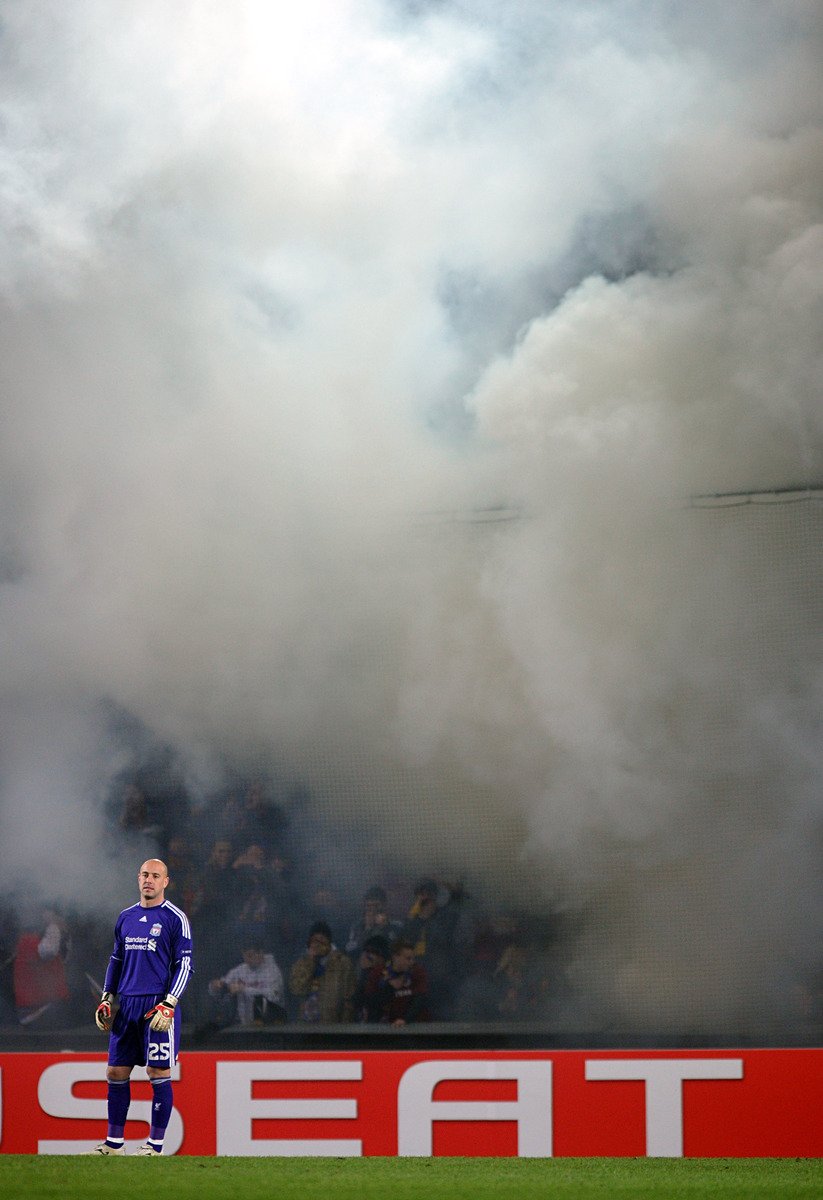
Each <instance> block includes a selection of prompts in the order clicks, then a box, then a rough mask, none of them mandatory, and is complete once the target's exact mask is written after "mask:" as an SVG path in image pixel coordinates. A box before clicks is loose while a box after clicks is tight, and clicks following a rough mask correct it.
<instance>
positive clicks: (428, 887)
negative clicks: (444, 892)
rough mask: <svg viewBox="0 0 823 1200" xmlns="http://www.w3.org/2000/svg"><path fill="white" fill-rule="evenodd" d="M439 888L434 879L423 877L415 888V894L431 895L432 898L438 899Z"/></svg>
mask: <svg viewBox="0 0 823 1200" xmlns="http://www.w3.org/2000/svg"><path fill="white" fill-rule="evenodd" d="M439 890H440V889H439V888H438V886H437V882H436V881H435V880H434V879H421V880H420V882H419V883H418V885H417V887H416V888H415V889H414V894H415V896H431V898H432V900H436V899H437V893H438V891H439Z"/></svg>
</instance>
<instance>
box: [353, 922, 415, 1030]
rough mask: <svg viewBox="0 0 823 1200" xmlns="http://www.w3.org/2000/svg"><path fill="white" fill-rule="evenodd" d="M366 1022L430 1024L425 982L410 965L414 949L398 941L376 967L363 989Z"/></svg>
mask: <svg viewBox="0 0 823 1200" xmlns="http://www.w3.org/2000/svg"><path fill="white" fill-rule="evenodd" d="M363 996H364V1000H365V1004H366V1013H367V1019H368V1020H369V1021H379V1022H381V1023H382V1024H384V1025H410V1024H411V1023H412V1022H415V1021H430V1020H431V1013H430V1012H429V1007H428V1001H429V980H428V976H427V975H426V972H425V969H424V968H423V967H421V966H420V964H419V963H417V962H415V961H414V946H413V945H412V944H411V942H409V941H406V940H405V939H403V938H398V940H397V941H396V942H394V944H393V945H392V947H391V951H390V953H389V959H388V962H386V963H377V964H376V965H375V966H374V967H373V968H372V970H371V971H370V972H369V976H368V978H367V979H366V982H365V985H364V987H363Z"/></svg>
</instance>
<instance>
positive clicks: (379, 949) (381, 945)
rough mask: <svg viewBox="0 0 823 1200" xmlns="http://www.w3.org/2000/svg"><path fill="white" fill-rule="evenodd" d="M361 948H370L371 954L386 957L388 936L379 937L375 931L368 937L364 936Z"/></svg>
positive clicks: (387, 954) (387, 953) (387, 955)
mask: <svg viewBox="0 0 823 1200" xmlns="http://www.w3.org/2000/svg"><path fill="white" fill-rule="evenodd" d="M363 949H364V950H370V951H371V952H372V954H379V955H380V957H381V958H383V959H385V958H388V957H389V942H388V938H384V937H381V935H380V934H379V933H375V934H373V935H372V936H371V937H370V938H366V940H365V942H364V943H363Z"/></svg>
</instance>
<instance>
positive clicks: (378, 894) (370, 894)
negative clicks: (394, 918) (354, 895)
mask: <svg viewBox="0 0 823 1200" xmlns="http://www.w3.org/2000/svg"><path fill="white" fill-rule="evenodd" d="M363 899H364V901H365V900H379V902H380V903H381V904H385V903H386V901H387V899H388V896H387V895H386V891H385V888H381V887H377V886H375V887H370V888H369V890H368V891H367V892H366V894H365V895H364V896H363Z"/></svg>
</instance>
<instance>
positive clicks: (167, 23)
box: [0, 0, 823, 1036]
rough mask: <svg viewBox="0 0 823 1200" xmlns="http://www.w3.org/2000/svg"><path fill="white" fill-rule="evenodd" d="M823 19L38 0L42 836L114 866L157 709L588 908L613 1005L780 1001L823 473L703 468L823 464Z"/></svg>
mask: <svg viewBox="0 0 823 1200" xmlns="http://www.w3.org/2000/svg"><path fill="white" fill-rule="evenodd" d="M822 41H823V19H822V18H821V12H820V8H819V6H818V5H817V4H815V3H813V0H788V2H787V0H781V2H780V3H779V4H778V3H777V2H774V3H772V2H762V0H761V2H757V3H755V2H753V0H751V2H750V0H739V2H737V3H729V4H724V5H720V6H709V9H708V11H707V10H706V6H701V7H700V8H699V10H698V9H696V8H694V7H693V6H683V5H680V4H676V3H673V2H666V0H658V2H656V3H652V4H647V3H646V4H638V3H633V2H631V0H601V2H596V0H592V2H591V3H585V4H580V3H571V2H566V0H558V2H556V3H550V4H548V3H545V2H544V0H539V2H538V0H512V2H511V3H507V4H504V5H500V4H495V3H490V2H489V3H487V2H485V0H478V2H473V3H471V4H469V3H465V2H463V0H416V2H413V0H307V2H305V3H303V4H301V5H299V6H297V7H293V6H280V5H271V4H268V3H265V2H264V0H238V2H237V3H236V4H233V5H230V6H229V5H227V6H220V5H217V6H215V5H213V4H210V3H208V2H207V0H182V2H181V3H176V4H174V5H169V4H166V3H163V2H161V0H146V2H145V3H142V4H140V5H139V6H132V5H116V6H112V5H111V4H110V3H108V2H107V0H76V2H75V3H73V4H71V5H63V4H60V3H55V2H51V0H26V2H22V0H4V3H3V4H2V5H0V58H1V59H2V71H0V79H2V84H0V89H2V90H0V216H1V217H2V220H0V377H2V396H3V401H2V406H3V408H2V411H3V436H2V439H0V621H1V622H2V629H3V637H2V640H1V641H0V709H2V713H3V716H4V720H3V727H2V733H0V789H2V791H1V797H2V798H1V799H0V846H2V849H1V850H0V864H2V865H3V867H4V869H5V870H6V873H7V875H9V873H11V875H13V876H14V877H15V878H17V877H20V878H22V877H24V876H29V877H34V878H36V879H40V878H42V879H43V880H48V881H49V885H50V886H51V887H52V889H53V888H54V886H55V879H56V878H57V879H59V880H60V881H61V884H60V886H61V888H62V890H63V892H64V894H65V895H70V896H76V895H77V893H78V890H80V889H81V887H82V884H81V883H80V882H79V881H78V880H77V879H72V878H71V869H69V870H66V865H67V860H68V858H69V857H71V858H77V859H78V860H82V859H83V858H84V857H86V858H89V857H92V858H93V857H94V856H95V855H96V854H97V852H98V851H97V847H98V846H99V838H100V832H101V831H100V814H101V813H102V811H103V800H104V797H105V795H106V790H107V787H108V786H109V785H110V783H111V781H112V780H113V779H114V778H115V777H116V776H117V773H118V772H119V771H121V770H122V769H123V767H124V763H125V762H126V757H127V756H125V751H124V749H123V746H122V744H119V743H118V741H117V738H115V737H112V734H111V713H112V712H113V711H116V712H119V713H123V714H128V715H129V719H133V720H134V721H135V722H137V723H139V724H140V726H141V727H142V728H144V729H145V730H146V731H148V733H149V735H150V736H152V737H155V738H156V739H157V740H158V741H159V742H162V743H163V744H167V745H170V746H172V747H173V748H174V749H175V751H176V752H177V754H178V755H179V757H180V761H181V763H182V764H183V768H182V769H183V770H184V771H187V772H189V775H190V777H191V778H192V779H195V780H198V781H199V784H198V786H202V788H203V789H204V790H206V789H207V788H208V787H210V786H217V784H218V783H219V780H220V776H221V771H222V769H223V765H224V764H225V763H229V764H231V765H232V767H234V768H236V769H242V768H243V767H244V765H246V764H249V765H250V767H252V768H256V767H257V766H258V765H259V764H260V763H261V762H265V763H267V764H269V765H270V766H271V768H272V769H273V770H274V771H275V772H276V773H277V774H278V775H279V777H281V778H282V779H286V780H295V781H305V782H306V783H307V784H308V785H309V786H310V787H311V788H312V789H314V790H315V791H316V792H317V794H318V796H322V799H323V803H324V804H325V805H327V806H328V810H329V812H331V813H333V814H335V819H336V820H337V821H338V824H339V826H340V827H341V828H345V826H346V824H347V823H348V824H350V825H351V826H352V828H353V829H355V828H356V829H357V830H361V829H363V828H368V829H369V830H370V831H371V837H372V851H373V852H374V853H375V854H380V853H385V854H391V855H393V856H394V857H395V858H396V859H398V860H400V861H403V862H405V863H406V864H408V866H409V869H410V870H412V869H414V870H417V869H426V870H427V871H428V870H430V869H435V870H440V871H442V872H443V873H448V872H453V873H466V872H467V873H468V874H469V876H470V877H474V878H476V879H482V880H483V881H484V885H485V886H487V887H488V888H489V890H490V892H492V893H493V892H494V891H495V889H497V890H498V892H499V895H500V896H501V897H502V898H505V899H506V901H507V902H508V901H511V900H516V901H517V902H518V903H526V904H529V905H531V906H534V907H537V908H542V909H545V910H547V911H548V910H561V911H563V912H564V913H566V914H567V915H568V918H569V923H570V925H571V926H573V927H574V928H575V929H576V930H577V934H576V936H575V938H574V940H573V944H572V945H571V948H570V951H569V959H568V963H567V967H568V972H569V977H570V979H571V980H572V981H573V983H574V985H575V987H576V988H577V994H578V995H580V996H583V997H585V1004H586V1011H585V1013H584V1012H582V1011H581V1010H579V1009H578V1010H577V1011H576V1012H575V1013H573V1014H571V1015H570V1016H569V1020H570V1021H572V1022H577V1023H578V1025H579V1023H580V1022H581V1021H583V1020H584V1019H585V1020H586V1021H589V1022H591V1023H592V1025H593V1026H596V1027H602V1026H603V1025H604V1023H605V1022H608V1023H609V1024H610V1026H612V1027H615V1028H624V1029H636V1028H645V1027H654V1028H658V1029H666V1028H672V1029H677V1030H683V1029H689V1028H694V1029H701V1028H710V1029H714V1030H730V1031H742V1032H744V1033H751V1034H752V1035H753V1036H765V1035H767V1034H768V1031H770V1030H771V1029H773V1028H776V1027H777V1025H778V1022H779V1017H780V1014H781V1012H785V1009H786V1002H787V996H789V995H790V994H791V989H792V987H793V986H794V985H795V984H796V983H797V982H798V981H800V980H801V979H802V978H804V977H805V975H806V974H807V973H809V972H812V973H813V972H814V970H815V969H816V970H818V971H819V970H820V968H821V965H822V964H821V960H820V953H819V950H818V949H815V950H814V951H813V950H812V949H810V947H812V946H819V945H820V933H821V924H823V907H822V906H821V896H820V889H819V883H818V876H819V861H820V849H821V813H820V791H821V789H820V783H821V777H823V762H821V750H820V747H821V739H820V736H819V735H820V716H819V714H820V711H821V706H820V699H821V673H820V655H819V633H820V620H821V616H823V613H822V612H821V601H820V595H821V590H820V574H819V572H820V567H819V552H818V548H819V533H820V521H821V509H820V505H819V503H818V502H816V501H815V500H814V498H812V499H805V500H800V499H798V500H797V503H796V504H794V505H791V506H790V505H788V504H786V505H776V504H771V505H766V504H761V505H755V504H748V505H743V504H741V505H740V507H738V508H735V509H734V510H733V511H732V510H731V509H729V508H726V507H708V508H706V507H700V506H694V505H692V504H690V498H692V497H696V496H704V495H707V494H715V493H724V494H731V493H744V492H757V493H759V494H761V495H763V494H765V493H767V492H770V491H773V490H776V489H784V488H795V489H801V488H803V489H808V488H809V487H810V486H812V485H815V484H820V483H821V482H823V406H821V402H820V381H821V375H822V372H821V367H823V363H821V349H820V347H821V345H823V340H821V280H823V220H822V219H821V207H822V203H821V201H822V200H823V187H822V186H821V185H822V184H823V123H822V122H823V85H822V84H821V80H820V73H819V62H820V57H821V42H822ZM794 498H795V499H797V496H795V497H794ZM352 836H354V835H352ZM358 836H359V835H358ZM113 877H114V876H113ZM367 882H368V881H367ZM359 886H360V883H359V881H357V883H356V884H355V886H354V890H355V892H356V891H357V889H358V888H359ZM764 1031H765V1034H764Z"/></svg>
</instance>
